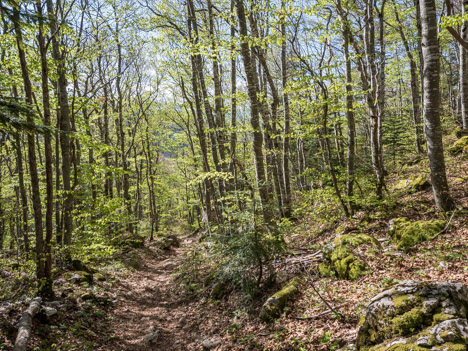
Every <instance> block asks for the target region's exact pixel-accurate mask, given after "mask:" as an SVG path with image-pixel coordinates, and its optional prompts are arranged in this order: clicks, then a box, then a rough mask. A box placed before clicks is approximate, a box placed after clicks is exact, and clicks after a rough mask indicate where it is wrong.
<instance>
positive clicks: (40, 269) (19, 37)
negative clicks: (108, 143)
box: [12, 5, 46, 285]
mask: <svg viewBox="0 0 468 351" xmlns="http://www.w3.org/2000/svg"><path fill="white" fill-rule="evenodd" d="M19 14H20V9H19V5H18V6H14V7H13V18H12V20H13V25H14V28H15V34H16V44H17V48H18V56H19V59H20V65H21V74H22V76H23V83H24V92H25V95H26V103H27V104H28V105H29V106H30V107H31V108H32V105H33V95H32V86H31V81H30V79H29V70H28V65H27V62H26V54H25V52H24V49H23V48H24V42H23V34H22V32H21V24H20V18H19ZM27 121H28V123H31V124H33V123H34V119H33V117H32V115H31V114H28V115H27ZM27 140H28V163H29V174H30V177H31V191H32V202H33V211H34V227H35V231H36V276H37V281H38V283H39V285H40V284H41V283H42V280H43V279H44V278H45V260H46V258H45V255H44V233H43V229H42V203H41V194H40V190H39V174H38V171H37V160H36V149H35V148H36V145H35V144H36V142H35V137H34V134H33V133H28V137H27ZM26 220H27V218H26Z"/></svg>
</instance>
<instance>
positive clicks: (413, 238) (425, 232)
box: [389, 217, 445, 251]
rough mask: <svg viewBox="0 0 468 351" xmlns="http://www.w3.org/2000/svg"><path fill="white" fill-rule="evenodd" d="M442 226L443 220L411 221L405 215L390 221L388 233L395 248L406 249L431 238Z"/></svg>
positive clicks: (443, 224)
mask: <svg viewBox="0 0 468 351" xmlns="http://www.w3.org/2000/svg"><path fill="white" fill-rule="evenodd" d="M444 226H445V221H443V220H432V221H415V222H411V221H410V220H409V219H408V218H406V217H400V218H395V219H392V220H391V221H390V231H389V234H390V236H391V237H392V239H393V241H394V242H395V243H396V248H397V250H403V251H408V250H410V249H411V248H412V247H413V246H414V245H416V244H419V243H421V242H423V241H426V240H429V239H431V238H432V237H433V236H434V235H436V234H437V233H439V232H440V231H441V230H442V229H444Z"/></svg>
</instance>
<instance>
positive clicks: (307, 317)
mask: <svg viewBox="0 0 468 351" xmlns="http://www.w3.org/2000/svg"><path fill="white" fill-rule="evenodd" d="M346 304H347V302H346V303H342V304H341V305H338V306H334V307H333V308H334V309H337V308H340V307H343V306H344V305H346ZM331 312H332V310H327V311H325V312H322V313H319V314H316V315H315V316H306V317H294V318H295V319H299V320H304V321H305V320H310V319H315V318H319V317H322V316H325V315H327V314H329V313H331Z"/></svg>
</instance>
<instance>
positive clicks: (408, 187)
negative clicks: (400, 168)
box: [395, 175, 431, 194]
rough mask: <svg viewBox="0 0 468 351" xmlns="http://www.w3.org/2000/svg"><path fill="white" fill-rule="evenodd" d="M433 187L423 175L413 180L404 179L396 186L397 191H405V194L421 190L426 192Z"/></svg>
mask: <svg viewBox="0 0 468 351" xmlns="http://www.w3.org/2000/svg"><path fill="white" fill-rule="evenodd" d="M430 186H431V183H429V181H428V180H427V179H426V178H424V177H423V176H421V175H418V176H416V177H412V178H411V179H409V180H408V179H403V180H401V181H400V182H398V184H397V185H396V186H395V187H396V188H397V189H404V191H405V192H407V193H409V194H412V193H415V192H418V191H421V190H425V189H427V188H429V187H430Z"/></svg>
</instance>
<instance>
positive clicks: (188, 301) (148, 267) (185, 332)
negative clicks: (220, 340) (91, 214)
mask: <svg viewBox="0 0 468 351" xmlns="http://www.w3.org/2000/svg"><path fill="white" fill-rule="evenodd" d="M191 244H192V242H191V240H185V241H184V242H183V243H182V245H181V247H180V248H173V249H171V250H170V251H165V252H164V253H163V254H162V255H160V256H159V257H157V258H154V255H151V252H149V253H148V252H146V254H145V253H142V257H141V260H142V265H141V267H140V268H138V269H137V270H135V271H134V272H133V273H132V274H131V275H130V276H129V277H127V278H125V279H122V280H120V281H119V282H118V283H117V284H116V285H115V286H114V288H113V290H114V292H115V293H116V294H117V301H116V303H115V305H114V306H113V308H112V310H111V311H110V316H111V317H112V318H111V322H110V326H109V335H111V336H112V337H111V338H110V340H109V342H108V343H107V344H106V345H103V346H102V347H101V348H100V349H101V350H198V349H201V341H202V340H203V339H210V338H215V337H214V336H212V337H210V336H209V335H208V336H207V335H203V334H202V333H201V329H203V328H202V326H201V324H203V318H202V315H201V314H202V313H201V311H200V308H199V303H200V301H198V299H195V298H193V297H192V296H191V295H187V294H185V293H180V292H179V291H178V289H177V288H176V285H177V284H176V282H175V280H174V279H175V278H174V274H173V273H175V271H176V269H177V267H178V266H179V264H181V263H182V260H183V258H184V255H183V252H184V251H185V250H186V247H187V246H190V245H191ZM150 250H151V249H150ZM156 330H158V331H159V334H158V337H157V338H156V339H155V340H154V341H153V342H151V343H148V342H145V341H144V337H145V336H146V335H148V334H151V333H154V332H155V331H156Z"/></svg>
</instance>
